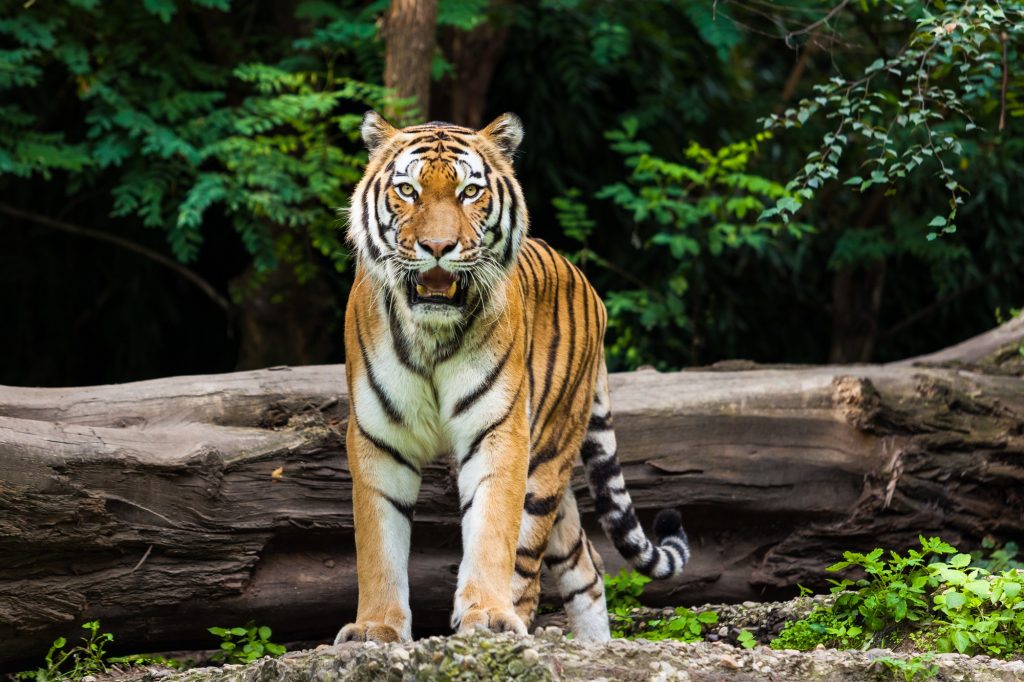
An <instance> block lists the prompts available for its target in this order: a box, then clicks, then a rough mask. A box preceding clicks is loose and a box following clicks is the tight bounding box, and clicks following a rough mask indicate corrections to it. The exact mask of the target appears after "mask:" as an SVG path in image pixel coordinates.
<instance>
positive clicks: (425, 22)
mask: <svg viewBox="0 0 1024 682" xmlns="http://www.w3.org/2000/svg"><path fill="white" fill-rule="evenodd" d="M436 28H437V0H391V6H390V7H389V8H388V11H387V14H386V15H385V17H384V26H383V29H382V31H381V33H382V35H383V37H384V42H385V54H384V85H386V86H387V87H389V88H392V89H393V90H394V91H395V94H396V95H397V96H398V97H399V98H400V99H410V100H412V106H413V107H414V108H415V109H416V110H417V111H418V112H419V115H420V118H422V119H426V118H427V117H428V116H429V115H430V73H431V65H432V63H433V60H434V33H435V31H436ZM403 111H405V109H404V108H403ZM386 113H387V115H388V116H390V117H392V118H393V119H401V118H403V117H402V116H399V115H398V111H397V110H396V109H395V108H394V107H392V108H390V109H389V110H388V111H387V112H386Z"/></svg>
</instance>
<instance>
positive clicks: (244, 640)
mask: <svg viewBox="0 0 1024 682" xmlns="http://www.w3.org/2000/svg"><path fill="white" fill-rule="evenodd" d="M208 631H209V632H210V634H213V635H216V636H217V637H220V638H221V643H220V649H221V650H220V651H219V652H217V653H216V654H215V655H214V660H216V661H222V662H224V663H252V662H253V661H255V660H257V659H259V658H262V657H263V656H265V655H270V656H280V655H281V654H283V653H284V652H285V648H284V647H283V646H281V645H280V644H274V643H273V642H271V641H270V637H271V635H272V634H273V633H272V631H271V629H270V628H268V627H267V626H266V625H260V626H258V627H257V626H256V624H255V623H254V622H253V621H249V622H248V623H246V625H245V627H241V628H218V627H213V628H208Z"/></svg>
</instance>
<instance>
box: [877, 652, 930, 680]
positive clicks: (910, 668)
mask: <svg viewBox="0 0 1024 682" xmlns="http://www.w3.org/2000/svg"><path fill="white" fill-rule="evenodd" d="M932 658H933V656H932V654H924V655H923V656H911V657H910V658H893V657H892V656H882V657H881V658H879V659H877V660H878V662H879V663H881V664H882V665H884V666H885V667H886V669H888V670H889V671H890V672H891V673H892V674H893V678H894V679H897V680H899V679H902V680H904V682H916V681H917V680H928V679H931V678H933V677H935V676H936V675H938V674H939V666H937V665H936V664H934V663H932Z"/></svg>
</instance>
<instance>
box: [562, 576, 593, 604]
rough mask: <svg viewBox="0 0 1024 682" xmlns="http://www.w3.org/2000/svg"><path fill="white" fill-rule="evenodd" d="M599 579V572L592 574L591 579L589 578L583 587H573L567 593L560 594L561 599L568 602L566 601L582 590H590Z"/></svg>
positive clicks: (579, 593) (569, 600)
mask: <svg viewBox="0 0 1024 682" xmlns="http://www.w3.org/2000/svg"><path fill="white" fill-rule="evenodd" d="M600 579H601V574H600V573H598V574H597V575H595V576H594V579H593V580H591V581H590V582H589V583H587V584H586V585H584V586H583V587H580V588H579V589H575V590H573V591H572V592H570V593H569V594H565V595H562V601H563V602H565V603H568V602H571V601H572V600H573V599H575V598H576V597H578V596H580V595H581V594H583V593H584V592H590V590H592V589H593V588H594V586H595V585H597V581H598V580H600Z"/></svg>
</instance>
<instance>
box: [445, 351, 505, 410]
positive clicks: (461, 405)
mask: <svg viewBox="0 0 1024 682" xmlns="http://www.w3.org/2000/svg"><path fill="white" fill-rule="evenodd" d="M518 340H519V335H518V333H517V334H516V335H515V336H514V337H513V338H512V343H510V344H509V345H508V350H506V351H505V355H503V356H502V358H501V360H499V361H498V364H496V365H495V366H494V367H493V368H491V371H490V372H488V373H487V376H486V377H484V380H483V381H482V382H480V385H479V386H477V387H476V388H475V389H473V391H472V392H471V393H470V394H469V395H467V396H464V397H463V398H462V399H461V400H459V402H457V403H455V408H454V409H453V410H452V417H453V418H454V417H458V416H459V415H460V414H462V413H463V412H465V411H466V410H467V409H469V407H470V405H472V404H473V403H475V402H476V401H477V400H479V399H480V398H481V397H483V395H484V394H485V393H487V391H489V390H491V386H493V385H494V382H495V380H497V378H498V375H499V374H501V370H503V369H505V363H507V362H508V358H509V356H510V355H512V349H513V348H515V346H516V341H518Z"/></svg>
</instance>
